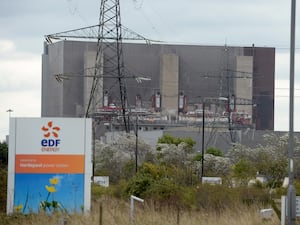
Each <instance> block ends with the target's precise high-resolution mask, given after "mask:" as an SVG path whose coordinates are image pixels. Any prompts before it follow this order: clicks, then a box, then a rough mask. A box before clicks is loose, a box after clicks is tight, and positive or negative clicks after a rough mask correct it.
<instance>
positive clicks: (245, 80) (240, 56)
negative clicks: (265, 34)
mask: <svg viewBox="0 0 300 225" xmlns="http://www.w3.org/2000/svg"><path fill="white" fill-rule="evenodd" d="M96 45H97V43H95V42H80V41H59V42H56V43H51V44H45V47H44V53H43V56H42V116H62V117H80V116H83V115H84V111H85V110H86V107H87V104H88V100H89V97H90V90H89V88H90V83H91V81H90V80H91V78H90V77H87V76H84V75H87V74H88V73H90V72H89V69H90V68H93V67H94V66H95V55H96V49H97V46H96ZM110 55H111V52H109V51H107V52H104V55H103V71H102V72H103V77H104V79H103V81H101V82H103V83H100V85H101V86H102V87H103V88H102V89H100V91H98V93H97V95H98V98H97V99H98V103H97V107H98V109H99V110H100V109H101V108H102V107H107V106H108V105H109V103H110V104H113V105H114V106H116V107H119V104H120V92H119V86H118V84H117V79H113V78H106V77H105V74H106V70H107V67H106V65H105V62H106V59H108V58H109V57H110ZM123 57H124V68H125V72H126V76H127V75H128V77H135V76H136V77H147V78H150V80H142V82H137V80H136V79H131V78H128V79H127V78H126V79H125V83H126V90H127V106H128V108H130V109H136V108H143V109H146V110H149V111H153V112H155V113H156V114H160V115H176V116H177V115H192V113H194V112H196V111H197V109H198V110H199V109H201V108H202V107H203V106H204V105H203V103H204V102H205V103H207V104H206V105H205V110H207V111H208V112H211V111H213V112H216V108H217V107H218V106H219V105H220V104H223V103H219V102H217V101H216V99H217V100H218V99H226V98H227V99H228V101H227V102H225V103H224V104H225V105H224V107H223V108H224V110H225V111H226V110H227V112H228V111H231V112H236V113H242V114H243V115H246V114H247V115H248V118H250V119H249V121H250V122H249V123H247V124H246V125H251V126H252V127H253V128H255V129H257V130H273V129H274V73H275V49H274V48H268V47H256V46H249V47H232V46H201V45H171V44H150V45H149V44H137V43H123ZM57 74H62V75H64V74H66V75H68V74H69V75H70V74H71V75H74V76H69V77H68V79H65V80H64V81H63V82H57V80H56V79H55V75H57ZM220 97H221V98H220ZM203 108H204V107H203ZM96 110H97V109H96ZM218 113H219V112H218ZM220 113H221V112H220ZM232 119H233V118H232Z"/></svg>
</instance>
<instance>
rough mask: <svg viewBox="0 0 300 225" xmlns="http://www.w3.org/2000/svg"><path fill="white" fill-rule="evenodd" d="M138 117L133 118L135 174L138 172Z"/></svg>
mask: <svg viewBox="0 0 300 225" xmlns="http://www.w3.org/2000/svg"><path fill="white" fill-rule="evenodd" d="M138 130H139V128H138V115H137V114H136V117H135V173H137V171H138Z"/></svg>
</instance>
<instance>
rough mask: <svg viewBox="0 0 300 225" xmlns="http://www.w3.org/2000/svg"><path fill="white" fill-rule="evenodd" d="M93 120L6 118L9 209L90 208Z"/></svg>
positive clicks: (75, 210)
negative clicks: (7, 119) (7, 126)
mask: <svg viewBox="0 0 300 225" xmlns="http://www.w3.org/2000/svg"><path fill="white" fill-rule="evenodd" d="M91 123H92V121H91V119H86V118H84V119H83V118H11V119H10V138H9V163H8V172H9V174H8V198H7V213H13V212H21V213H31V212H38V211H40V210H44V211H46V212H50V213H51V212H54V211H62V212H80V211H81V210H82V209H84V210H86V211H88V210H89V208H90V179H91V175H92V165H91Z"/></svg>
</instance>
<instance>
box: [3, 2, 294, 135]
mask: <svg viewBox="0 0 300 225" xmlns="http://www.w3.org/2000/svg"><path fill="white" fill-rule="evenodd" d="M120 4H121V17H122V24H123V25H125V26H126V27H129V28H130V29H132V30H134V31H136V32H137V33H140V34H142V35H144V36H146V37H147V38H150V39H155V40H162V41H167V42H170V43H189V44H204V45H225V44H227V45H233V46H251V45H252V44H255V46H268V47H276V68H275V69H276V72H275V73H276V74H275V76H276V82H275V87H276V91H275V96H276V97H275V130H288V108H289V105H288V102H289V100H288V94H289V91H288V88H289V81H288V79H289V46H290V44H289V40H290V11H291V3H290V1H286V0H272V1H270V0H253V1H240V0H226V1H224V0H212V1H204V0H187V1H179V0H163V1H161V0H120ZM99 9H100V1H99V0H52V1H46V0H43V1H38V0H27V1H18V0H9V1H8V0H7V1H1V3H0V27H1V29H0V76H1V82H0V99H1V106H0V140H4V139H5V135H6V134H8V117H9V114H8V112H7V110H8V109H12V110H13V112H12V113H11V116H16V117H39V116H40V112H41V55H42V53H43V42H44V35H46V34H51V33H56V32H60V31H66V30H70V29H75V28H80V27H85V26H89V25H95V24H97V23H98V19H99ZM299 10H300V6H297V14H299V13H298V12H300V11H299ZM297 21H299V20H298V19H297ZM299 28H300V24H299V23H297V28H296V30H297V32H296V35H297V34H298V30H299ZM298 43H299V37H298V35H297V37H296V47H300V44H298ZM296 53H297V54H296V73H295V75H296V91H295V96H296V97H295V130H300V119H298V118H297V115H299V113H300V106H298V105H297V104H298V102H299V98H300V82H299V78H298V74H299V69H300V68H299V65H298V64H299V62H300V55H299V54H298V49H297V51H296Z"/></svg>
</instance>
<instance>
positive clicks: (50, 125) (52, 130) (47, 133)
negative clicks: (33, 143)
mask: <svg viewBox="0 0 300 225" xmlns="http://www.w3.org/2000/svg"><path fill="white" fill-rule="evenodd" d="M42 131H44V132H45V133H44V137H45V138H48V137H50V135H51V134H52V135H53V136H54V137H55V138H58V131H60V128H59V127H58V126H54V127H53V122H52V121H49V122H48V124H47V126H46V127H45V126H43V127H42Z"/></svg>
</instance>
